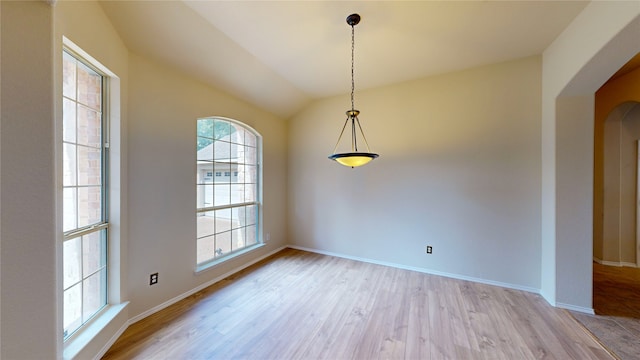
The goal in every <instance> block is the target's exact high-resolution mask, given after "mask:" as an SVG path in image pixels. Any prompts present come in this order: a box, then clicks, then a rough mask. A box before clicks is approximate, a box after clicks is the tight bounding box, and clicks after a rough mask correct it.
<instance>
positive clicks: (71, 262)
mask: <svg viewBox="0 0 640 360" xmlns="http://www.w3.org/2000/svg"><path fill="white" fill-rule="evenodd" d="M81 245H82V243H81V241H80V238H79V237H77V238H74V239H71V240H67V241H65V242H64V244H63V245H62V262H63V276H62V286H63V289H67V288H69V287H70V286H71V285H73V284H75V283H77V282H79V281H80V280H81V279H82V268H81V266H82V261H81V260H82V256H81V252H82V248H81Z"/></svg>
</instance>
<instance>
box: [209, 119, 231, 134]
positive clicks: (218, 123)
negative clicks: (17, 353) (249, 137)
mask: <svg viewBox="0 0 640 360" xmlns="http://www.w3.org/2000/svg"><path fill="white" fill-rule="evenodd" d="M213 127H214V128H213V132H214V136H213V137H214V138H215V139H222V138H224V137H227V138H229V134H231V125H229V122H228V121H226V120H219V119H215V120H214V125H213Z"/></svg>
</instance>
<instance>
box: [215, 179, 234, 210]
mask: <svg viewBox="0 0 640 360" xmlns="http://www.w3.org/2000/svg"><path fill="white" fill-rule="evenodd" d="M214 187H215V194H214V196H213V200H214V205H215V206H223V205H229V204H230V203H231V184H216V185H214Z"/></svg>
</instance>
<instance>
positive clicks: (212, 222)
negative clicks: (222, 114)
mask: <svg viewBox="0 0 640 360" xmlns="http://www.w3.org/2000/svg"><path fill="white" fill-rule="evenodd" d="M261 143H262V142H261V137H260V135H259V134H258V133H257V132H256V131H255V130H253V129H252V128H250V127H249V126H247V125H245V124H243V123H241V122H239V121H235V120H231V119H225V118H219V117H214V118H204V119H198V120H197V147H196V150H197V159H196V163H197V166H196V167H197V170H196V171H197V173H196V188H197V204H196V215H197V216H196V220H197V221H196V223H197V225H196V226H197V232H196V233H197V240H196V241H197V246H196V248H197V264H196V265H197V268H199V269H202V268H206V267H208V266H209V265H212V264H215V263H217V262H219V261H221V260H222V259H224V258H228V257H230V256H233V255H235V254H239V253H242V252H245V251H248V250H250V249H252V248H254V247H256V246H258V245H260V244H261V236H260V232H261V231H260V229H261V226H260V219H261V214H260V209H261V206H260V205H261V194H260V193H261V189H262V186H261V179H262V176H261V174H262V169H261V166H260V162H261V158H262V144H261Z"/></svg>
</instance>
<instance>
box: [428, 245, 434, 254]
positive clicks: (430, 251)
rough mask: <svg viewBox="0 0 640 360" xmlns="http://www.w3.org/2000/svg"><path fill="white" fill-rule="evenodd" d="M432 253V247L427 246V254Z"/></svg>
mask: <svg viewBox="0 0 640 360" xmlns="http://www.w3.org/2000/svg"><path fill="white" fill-rule="evenodd" d="M432 253H433V247H431V245H427V254H432Z"/></svg>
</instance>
